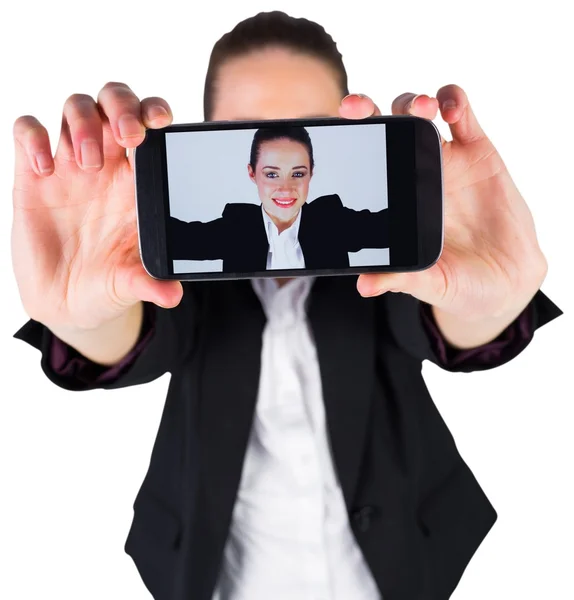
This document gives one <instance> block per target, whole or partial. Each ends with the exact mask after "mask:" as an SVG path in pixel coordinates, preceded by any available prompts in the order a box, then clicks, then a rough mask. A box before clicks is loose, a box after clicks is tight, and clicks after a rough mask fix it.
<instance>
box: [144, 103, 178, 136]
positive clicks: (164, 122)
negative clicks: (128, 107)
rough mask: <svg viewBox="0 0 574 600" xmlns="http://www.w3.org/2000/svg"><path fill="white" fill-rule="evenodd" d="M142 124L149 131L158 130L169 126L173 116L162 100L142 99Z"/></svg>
mask: <svg viewBox="0 0 574 600" xmlns="http://www.w3.org/2000/svg"><path fill="white" fill-rule="evenodd" d="M141 115H142V120H143V124H144V125H145V126H146V127H149V128H150V129H160V128H161V127H167V126H168V125H171V122H172V121H173V114H172V112H171V108H170V107H169V104H168V103H167V102H166V101H165V100H164V99H163V98H156V97H152V98H144V99H143V100H142V101H141Z"/></svg>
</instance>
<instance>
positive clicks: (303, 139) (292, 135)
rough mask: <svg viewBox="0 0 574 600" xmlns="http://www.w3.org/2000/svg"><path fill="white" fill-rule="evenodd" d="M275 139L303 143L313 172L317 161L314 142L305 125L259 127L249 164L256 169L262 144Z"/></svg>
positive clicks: (252, 144) (254, 137)
mask: <svg viewBox="0 0 574 600" xmlns="http://www.w3.org/2000/svg"><path fill="white" fill-rule="evenodd" d="M273 140H293V141H294V142H299V143H300V144H303V145H304V146H305V148H306V149H307V153H308V154H309V166H310V167H311V172H313V168H314V166H315V161H314V159H313V144H312V143H311V138H310V136H309V133H308V131H307V130H306V129H305V127H298V126H291V127H289V126H287V127H265V128H263V129H258V130H257V131H256V132H255V135H254V136H253V141H252V142H251V154H250V156H249V164H250V165H251V168H252V169H253V170H254V171H255V166H256V165H257V161H258V160H259V153H260V151H261V144H263V143H264V142H271V141H273Z"/></svg>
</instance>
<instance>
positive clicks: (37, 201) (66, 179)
mask: <svg viewBox="0 0 574 600" xmlns="http://www.w3.org/2000/svg"><path fill="white" fill-rule="evenodd" d="M171 120H172V115H171V110H170V108H169V105H168V104H167V102H166V101H165V100H163V99H161V98H146V99H145V100H142V101H141V102H140V101H139V99H138V98H137V96H136V95H135V94H134V93H133V92H132V91H131V89H130V88H129V87H128V86H127V85H125V84H121V83H108V84H106V85H105V86H104V87H103V88H102V90H101V91H100V93H99V95H98V98H97V101H95V100H94V99H93V98H92V97H90V96H88V95H84V94H74V95H73V96H71V97H70V98H69V99H68V100H67V101H66V103H65V106H64V114H63V119H62V130H61V134H60V140H59V144H58V147H57V150H56V153H55V156H54V157H52V151H51V148H50V140H49V138H48V134H47V131H46V129H45V128H44V127H43V126H42V125H41V124H40V123H39V121H38V120H37V119H36V118H34V117H32V116H24V117H20V118H19V119H17V120H16V122H15V124H14V140H15V155H16V164H15V177H14V190H13V199H14V221H13V226H12V261H13V266H14V271H15V274H16V279H17V282H18V287H19V291H20V296H21V298H22V302H23V305H24V308H25V310H26V312H27V313H28V315H29V316H30V317H31V318H32V319H34V320H36V321H39V322H41V323H43V324H44V325H46V326H48V327H50V328H55V329H57V330H69V331H88V330H92V329H98V328H100V327H101V326H103V325H106V324H108V323H110V322H112V321H114V320H115V319H117V318H118V317H120V316H121V315H122V314H124V313H125V312H126V311H128V310H129V309H130V308H131V307H133V306H134V305H136V304H138V303H139V302H140V301H142V300H145V301H149V302H154V303H156V304H158V305H160V306H164V307H173V306H176V305H177V304H178V303H179V301H180V300H181V297H182V293H183V292H182V287H181V284H180V283H179V282H177V281H169V282H166V281H157V280H155V279H153V278H152V277H150V276H149V275H148V274H147V273H146V271H145V270H144V268H143V265H142V262H141V259H140V256H139V249H138V248H139V247H138V232H137V225H136V209H135V192H134V173H133V150H131V149H133V148H135V147H136V146H138V145H139V144H141V143H142V142H143V140H144V135H145V127H149V128H160V127H165V126H166V125H169V124H170V123H171ZM126 149H128V150H127V152H126ZM127 154H129V156H128V155H127Z"/></svg>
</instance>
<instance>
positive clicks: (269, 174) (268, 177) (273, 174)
mask: <svg viewBox="0 0 574 600" xmlns="http://www.w3.org/2000/svg"><path fill="white" fill-rule="evenodd" d="M265 177H267V179H275V178H276V177H277V173H275V172H274V171H269V173H265Z"/></svg>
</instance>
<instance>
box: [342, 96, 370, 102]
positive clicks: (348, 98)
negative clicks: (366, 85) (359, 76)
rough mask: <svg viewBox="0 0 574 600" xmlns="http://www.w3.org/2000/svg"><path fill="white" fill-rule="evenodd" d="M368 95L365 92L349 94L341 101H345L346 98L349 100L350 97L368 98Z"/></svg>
mask: <svg viewBox="0 0 574 600" xmlns="http://www.w3.org/2000/svg"><path fill="white" fill-rule="evenodd" d="M366 97H367V96H365V94H347V95H346V96H345V97H344V98H343V99H342V100H341V102H345V100H348V99H349V98H361V99H363V98H366Z"/></svg>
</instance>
